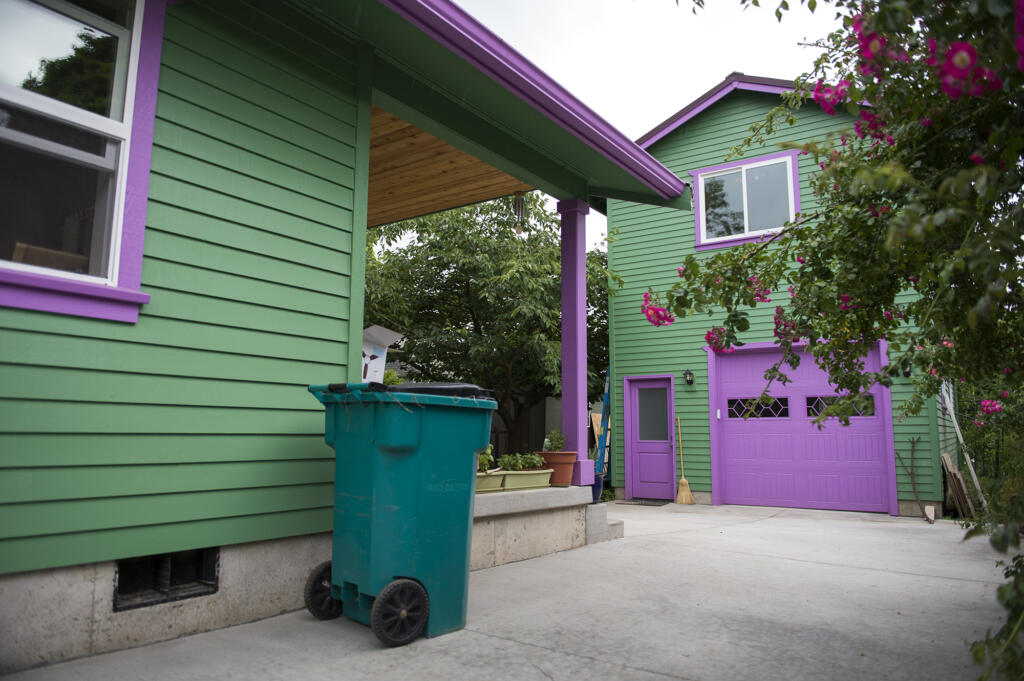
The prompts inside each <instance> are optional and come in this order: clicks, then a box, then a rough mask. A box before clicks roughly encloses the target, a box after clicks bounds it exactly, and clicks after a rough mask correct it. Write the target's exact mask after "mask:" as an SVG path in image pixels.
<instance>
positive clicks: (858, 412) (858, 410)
mask: <svg viewBox="0 0 1024 681" xmlns="http://www.w3.org/2000/svg"><path fill="white" fill-rule="evenodd" d="M865 397H866V398H867V400H866V401H865V403H864V404H863V405H859V404H855V405H853V413H852V414H851V416H874V415H875V396H874V395H866V396H865ZM806 400H807V415H808V416H810V417H811V418H814V417H817V416H820V415H821V413H822V412H823V411H825V410H826V409H828V408H829V407H830V406H832V405H833V404H835V402H836V396H835V395H811V396H809V397H807V398H806Z"/></svg>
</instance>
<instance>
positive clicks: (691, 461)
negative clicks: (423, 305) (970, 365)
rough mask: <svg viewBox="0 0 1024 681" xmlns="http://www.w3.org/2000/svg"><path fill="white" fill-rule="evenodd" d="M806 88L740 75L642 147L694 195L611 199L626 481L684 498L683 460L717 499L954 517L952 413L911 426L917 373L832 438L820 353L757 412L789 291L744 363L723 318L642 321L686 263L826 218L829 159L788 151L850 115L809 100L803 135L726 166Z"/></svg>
mask: <svg viewBox="0 0 1024 681" xmlns="http://www.w3.org/2000/svg"><path fill="white" fill-rule="evenodd" d="M792 88H793V83H792V82H789V81H783V80H778V79H772V78H757V77H751V76H746V75H743V74H740V73H733V74H731V75H730V76H728V77H727V78H726V79H725V80H724V81H723V82H721V83H720V84H719V85H717V86H716V87H714V88H712V89H711V90H710V91H708V92H707V93H706V94H704V95H703V96H701V97H700V98H698V99H697V100H696V101H694V102H692V103H690V104H689V105H687V106H686V107H684V108H683V109H682V110H680V111H679V112H678V113H676V114H674V115H673V116H671V117H670V118H669V119H668V120H666V121H665V122H663V123H661V124H660V125H658V126H657V127H655V128H654V129H653V130H651V131H650V132H649V133H647V134H646V135H644V136H643V137H641V138H640V140H638V143H639V144H640V145H641V146H643V147H644V148H645V149H647V150H648V151H649V152H651V154H652V155H653V156H654V157H655V158H656V159H658V160H659V161H661V162H662V163H663V164H665V166H666V167H668V168H669V169H670V170H671V171H672V172H674V173H675V174H676V175H677V176H678V177H679V178H680V179H682V180H684V181H685V182H687V184H688V187H689V189H688V191H687V196H692V200H690V201H687V203H686V205H685V206H684V207H671V208H668V207H660V206H650V205H643V204H640V203H634V202H629V201H617V200H616V201H611V202H609V207H608V221H609V226H610V228H613V229H617V230H619V231H618V233H617V239H616V240H615V241H614V242H613V243H611V245H610V246H609V252H608V257H609V264H610V266H611V268H612V269H613V270H615V271H616V272H618V273H619V274H620V275H622V276H623V277H624V278H625V279H626V281H627V285H626V288H625V289H624V290H623V291H621V292H620V294H619V295H617V296H615V297H614V298H613V299H612V300H611V307H610V329H611V338H610V350H611V358H612V359H611V362H612V367H611V389H612V403H613V423H615V424H621V427H619V428H617V429H616V430H615V432H614V437H613V442H612V458H611V462H612V478H613V481H614V484H615V486H616V487H618V488H621V489H622V492H623V493H624V495H625V497H626V498H634V497H638V498H651V499H675V497H676V491H677V481H678V480H679V478H680V470H679V467H680V456H681V457H682V459H681V460H682V463H683V473H684V475H685V477H686V479H687V480H688V482H689V483H690V487H691V489H692V490H693V491H694V493H695V496H696V498H697V499H698V501H700V502H703V503H713V504H749V505H767V506H782V507H802V508H819V509H842V510H857V511H874V512H882V513H890V514H894V515H895V514H898V513H919V511H918V507H917V504H916V503H915V502H914V494H913V486H914V485H916V487H917V491H918V493H919V496H920V498H921V499H922V501H924V503H926V504H931V505H934V506H936V507H937V511H938V512H939V513H941V509H942V502H943V498H944V495H943V477H942V469H941V465H940V451H946V452H951V453H955V451H956V449H955V448H954V447H953V446H952V445H953V442H952V441H951V439H950V438H951V437H952V432H953V431H952V429H951V428H950V427H949V421H950V419H949V414H948V413H947V412H946V411H945V410H944V409H943V408H942V406H941V405H940V404H938V403H936V402H930V403H929V404H928V405H927V408H926V409H925V410H923V411H922V413H921V414H920V415H917V416H911V417H906V418H901V417H900V416H899V414H898V412H897V411H895V410H894V407H898V405H899V403H900V401H901V400H903V399H905V398H906V397H907V395H908V394H909V392H910V390H911V387H910V381H909V380H907V379H905V378H903V377H897V379H896V381H895V383H894V385H893V387H892V389H891V390H890V389H886V388H882V387H877V388H875V389H873V390H872V399H873V405H871V406H869V407H866V408H865V409H864V410H863V411H862V413H858V414H856V415H855V416H854V417H852V418H851V423H850V425H849V426H848V427H845V428H844V427H842V426H840V425H839V424H837V423H835V422H832V423H828V424H827V425H826V426H825V427H824V428H823V429H820V430H819V429H818V428H816V427H815V426H814V425H813V424H812V423H811V420H812V419H813V418H814V417H815V416H817V415H818V414H819V413H820V411H821V409H822V408H823V407H824V405H826V404H827V403H828V400H829V399H832V398H833V396H834V389H833V388H832V387H831V386H830V385H829V384H828V382H827V380H826V377H825V375H824V373H823V372H821V371H820V370H819V369H818V368H817V367H816V366H815V365H814V363H813V361H811V360H810V359H809V358H808V360H806V361H804V362H802V363H801V366H800V368H799V370H797V371H794V372H792V373H791V374H790V377H791V378H792V379H793V381H792V383H790V384H787V385H786V386H775V387H773V388H772V392H771V395H772V396H773V397H775V398H776V399H775V401H774V403H773V404H771V405H769V406H765V407H763V408H760V409H759V410H758V412H757V413H756V414H755V415H754V416H753V417H751V418H744V413H745V411H746V409H745V405H746V404H747V400H749V399H751V398H754V397H757V396H758V395H760V394H761V391H762V390H764V387H765V380H764V378H763V373H764V370H765V369H766V368H767V367H768V366H769V365H771V364H772V362H773V361H774V360H775V358H776V357H777V356H778V350H777V347H776V346H775V344H774V343H772V342H771V341H772V340H773V315H774V310H775V306H776V305H785V304H786V299H788V296H787V295H786V293H785V292H784V291H783V292H781V293H780V292H774V293H772V294H770V295H771V297H772V300H771V302H770V303H769V302H767V301H765V303H764V304H762V305H758V306H757V307H756V308H755V309H754V310H752V311H751V313H750V317H751V328H750V330H749V331H748V332H745V333H744V334H741V336H740V339H741V341H742V342H743V343H744V345H743V346H742V347H739V348H736V352H730V353H718V352H715V351H713V350H712V348H711V347H709V343H708V341H707V340H706V338H705V336H706V334H707V333H708V331H709V330H710V329H711V327H712V326H713V325H714V323H715V322H714V319H713V318H708V317H705V316H699V315H698V316H693V317H686V318H683V319H677V320H675V322H674V323H673V324H671V325H669V326H660V327H656V326H652V325H651V324H650V323H648V322H647V320H646V319H645V317H644V315H643V314H642V313H641V311H640V304H641V299H642V296H643V293H644V291H645V290H646V289H647V288H648V287H649V286H651V287H654V289H655V290H665V289H667V288H668V287H669V286H671V285H672V283H673V280H674V279H675V278H676V276H677V271H676V268H677V267H678V266H679V265H680V264H681V263H682V262H683V260H684V258H685V257H686V256H688V255H690V254H695V255H696V256H697V257H702V256H703V257H706V256H710V255H712V254H714V253H715V252H716V251H718V250H719V249H723V248H731V247H734V246H736V245H737V244H741V243H745V242H750V241H753V240H757V239H760V238H761V237H762V236H764V235H765V234H768V233H771V232H772V230H775V229H777V228H779V227H780V226H781V225H782V224H783V223H784V222H786V221H787V220H790V219H792V218H793V216H794V215H795V214H796V213H798V212H804V213H809V212H812V211H813V210H814V207H815V197H814V195H813V193H812V192H811V189H810V180H811V178H812V177H813V175H814V173H815V172H818V170H819V169H818V167H817V165H816V163H815V161H814V160H813V157H812V156H810V155H801V154H800V153H799V151H796V150H785V149H782V148H781V147H780V146H779V143H780V142H783V141H792V142H797V143H804V142H809V141H812V140H823V139H825V136H826V134H827V133H828V132H829V131H838V130H840V129H842V128H844V127H845V128H850V127H852V120H850V119H848V118H845V117H844V116H843V115H842V114H840V115H838V116H835V117H832V116H829V115H827V114H826V113H825V112H824V111H822V110H821V109H820V108H819V107H817V106H815V105H813V104H808V105H806V106H804V107H802V108H801V109H800V110H799V111H798V112H797V113H796V123H795V125H793V126H791V127H783V128H782V129H780V130H778V131H777V132H776V133H775V136H774V138H772V139H771V140H770V141H769V142H768V143H766V144H765V145H764V146H762V147H760V148H752V149H747V150H746V151H745V153H744V154H743V156H741V157H739V158H734V159H732V160H729V161H726V160H725V159H726V156H727V155H728V153H729V150H730V149H731V148H732V147H735V146H738V145H739V144H740V143H741V142H742V141H743V139H744V138H745V137H747V136H748V135H749V129H750V126H751V125H752V124H755V123H757V122H759V121H762V120H764V118H765V115H766V114H767V113H768V111H770V110H771V109H772V108H773V107H775V106H777V105H778V104H779V103H780V95H781V94H782V93H783V92H785V91H787V90H791V89H792ZM812 228H813V227H812ZM766 297H767V296H766ZM866 363H867V367H868V368H869V369H870V368H877V367H879V366H882V365H885V364H887V363H888V360H887V354H886V347H885V346H884V345H882V346H881V347H877V348H875V350H874V351H873V352H872V353H871V355H870V356H869V357H867V358H866ZM940 426H941V427H940ZM940 436H941V438H940ZM911 440H914V445H913V448H912V445H911ZM943 447H945V449H942V448H943ZM912 453H913V455H912ZM897 454H898V456H897ZM901 459H902V462H900V460H901ZM911 476H913V484H912V480H911Z"/></svg>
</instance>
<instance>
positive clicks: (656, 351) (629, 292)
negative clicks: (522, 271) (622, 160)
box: [608, 91, 942, 499]
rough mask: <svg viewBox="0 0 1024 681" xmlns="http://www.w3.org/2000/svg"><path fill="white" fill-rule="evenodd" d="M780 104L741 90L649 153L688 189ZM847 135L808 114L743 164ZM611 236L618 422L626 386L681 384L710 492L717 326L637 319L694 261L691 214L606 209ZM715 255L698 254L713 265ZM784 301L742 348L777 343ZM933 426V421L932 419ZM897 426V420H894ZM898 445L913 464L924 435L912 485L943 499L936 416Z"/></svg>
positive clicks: (689, 462)
mask: <svg viewBox="0 0 1024 681" xmlns="http://www.w3.org/2000/svg"><path fill="white" fill-rule="evenodd" d="M777 101H778V100H777V98H775V97H773V96H771V95H763V94H756V93H749V92H741V91H736V92H733V93H731V94H730V95H729V96H727V97H725V98H724V99H722V100H720V101H719V102H717V103H715V104H714V105H712V106H711V107H709V108H708V109H707V110H706V111H704V112H702V113H701V114H699V115H698V116H697V117H695V118H693V119H691V120H690V121H688V122H687V123H686V124H685V125H683V126H681V127H680V128H679V129H677V130H675V131H673V132H672V133H671V134H669V135H667V136H666V137H664V138H663V139H661V140H659V141H658V142H657V143H655V144H654V145H652V147H651V148H650V149H648V151H650V152H651V153H652V154H653V155H654V157H655V158H657V159H658V160H659V161H661V162H662V163H664V164H665V165H666V166H667V167H668V168H669V169H670V170H672V171H673V172H675V173H676V174H677V175H678V176H680V177H682V178H684V179H687V180H689V179H690V176H689V175H688V171H691V170H695V169H699V168H705V167H708V166H713V165H718V164H720V163H723V162H725V156H726V154H727V153H728V150H729V149H730V148H731V147H733V146H736V145H738V144H740V143H741V142H742V140H743V139H744V137H746V136H747V135H748V134H749V132H748V130H749V127H750V126H751V125H752V124H754V123H757V122H759V121H762V120H763V119H764V116H765V114H766V113H767V112H768V110H769V109H770V108H771V107H772V106H774V105H775V104H776V103H777ZM844 125H845V126H849V125H850V121H849V120H848V119H844V118H842V117H836V118H832V117H830V116H827V115H826V114H825V113H824V112H822V111H821V110H820V109H818V108H817V107H810V106H808V107H805V108H804V109H802V110H800V111H799V112H798V113H797V123H796V125H794V126H792V127H785V128H783V129H781V130H780V131H779V132H778V133H777V135H776V137H775V141H773V142H772V143H770V144H768V145H766V146H765V147H764V148H762V149H752V150H748V151H747V152H746V153H745V155H744V156H745V157H746V158H756V157H758V156H762V155H766V154H770V153H774V152H776V151H778V150H779V148H778V146H777V144H776V142H782V141H787V140H793V141H807V140H812V139H824V136H825V134H826V133H827V132H829V131H830V130H836V129H837V128H839V127H843V126H844ZM798 158H799V163H798V171H799V177H800V204H801V205H800V209H801V212H802V213H805V214H807V213H811V212H813V211H814V210H816V208H817V205H818V204H817V202H816V199H815V197H814V195H813V193H812V192H811V190H810V181H811V178H812V176H813V174H814V173H815V172H817V171H818V167H817V165H816V163H815V162H814V160H813V157H811V156H810V155H808V156H799V157H798ZM608 223H609V229H617V230H619V231H618V233H617V235H616V241H614V242H612V243H611V244H610V245H609V249H608V258H609V266H610V267H611V269H613V270H614V271H615V272H617V273H618V274H620V275H621V276H622V277H623V278H624V279H625V280H626V285H625V287H624V288H623V290H622V291H620V292H619V293H618V294H617V295H616V296H614V297H613V298H612V299H611V302H610V310H609V314H610V322H611V324H610V326H611V338H610V352H611V359H612V361H611V364H612V408H613V419H614V420H613V423H615V424H622V423H623V411H622V410H623V403H622V391H623V379H624V377H627V376H637V375H645V374H674V375H675V385H676V391H675V414H676V416H677V417H678V418H679V419H680V422H681V426H682V447H683V461H684V468H685V473H686V478H687V480H688V481H689V483H690V487H691V488H692V489H693V490H695V491H702V492H709V491H711V453H710V423H709V418H708V416H709V415H708V384H707V380H708V359H707V354H706V353H705V352H704V350H703V349H702V346H703V345H704V334H705V333H706V331H707V330H708V328H710V327H711V326H712V325H713V324H715V323H717V322H716V319H717V318H716V317H706V316H695V317H689V318H685V319H677V320H676V321H675V323H673V324H672V325H671V326H667V327H654V326H652V325H650V324H649V323H647V321H646V319H645V318H644V316H643V314H641V312H640V300H641V298H642V296H643V292H644V291H645V290H647V288H648V287H653V288H654V289H655V290H661V291H664V290H665V289H667V288H669V287H670V286H671V285H672V284H673V282H674V281H675V280H676V268H677V267H678V266H679V265H680V263H681V262H682V261H683V259H684V258H685V257H686V255H688V254H690V253H694V252H695V245H696V226H695V220H694V214H693V212H692V211H690V210H689V209H684V210H676V209H670V208H660V207H653V206H647V205H641V204H635V203H629V202H624V201H609V205H608ZM714 253H715V251H714V250H711V251H707V250H705V251H700V252H696V255H697V257H705V258H706V257H708V256H710V255H713V254H714ZM786 298H787V296H786V295H784V294H783V295H776V296H773V301H772V302H771V303H767V304H763V305H760V306H758V307H757V308H756V309H754V310H752V311H750V321H751V328H750V330H749V331H747V332H746V333H744V334H742V335H741V340H743V341H744V342H747V343H750V342H759V341H760V342H764V341H770V340H772V332H773V328H774V327H773V316H774V312H775V306H776V305H778V304H782V305H785V304H786V300H785V299H786ZM687 369H690V370H691V371H693V373H694V375H695V381H694V385H692V386H687V385H686V383H685V382H684V381H683V380H682V374H683V372H684V371H685V370H687ZM910 391H911V386H910V384H909V382H907V381H903V380H902V379H898V382H897V385H896V386H895V387H894V389H893V391H892V398H893V404H894V407H895V406H896V405H898V404H899V403H900V401H902V400H903V399H906V397H907V396H908V395H909V393H910ZM932 418H934V416H932ZM894 420H895V418H894ZM893 430H894V438H895V443H896V446H897V447H899V448H900V453H901V454H902V455H903V456H904V458H905V459H908V462H909V443H908V438H910V437H915V436H920V437H921V438H922V441H921V443H920V444H919V445H918V448H917V458H916V460H915V466H914V468H915V478H916V481H917V484H918V490H919V491H920V492H921V495H922V498H924V499H941V498H942V481H941V477H940V470H939V468H938V465H937V459H936V455H935V454H934V451H935V444H936V443H935V437H936V436H935V435H934V432H933V429H931V428H930V426H929V415H928V413H924V414H922V415H919V416H914V417H908V418H906V419H904V420H903V421H902V422H894V424H893ZM611 470H612V479H613V482H614V484H615V485H616V486H624V485H625V462H624V443H623V432H622V428H621V427H619V428H616V429H615V430H614V432H613V437H612V454H611ZM897 481H898V488H899V498H900V499H912V498H913V494H912V492H911V491H910V482H909V478H908V477H907V475H906V473H904V472H903V471H902V470H901V469H900V467H899V465H898V464H897Z"/></svg>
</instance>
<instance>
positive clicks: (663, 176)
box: [381, 0, 683, 199]
mask: <svg viewBox="0 0 1024 681" xmlns="http://www.w3.org/2000/svg"><path fill="white" fill-rule="evenodd" d="M381 2H382V3H383V4H384V5H385V6H386V7H388V8H389V9H391V10H392V11H394V12H395V13H396V14H398V15H399V16H401V17H402V18H404V19H405V20H407V21H408V22H410V23H411V24H413V25H414V26H416V27H417V28H419V29H420V30H421V31H423V32H424V33H426V34H427V35H429V36H431V37H432V38H433V39H434V40H436V41H437V42H439V43H440V44H442V45H444V46H445V47H447V48H448V49H449V50H451V51H452V52H454V53H455V54H457V55H459V56H460V57H461V58H463V59H464V60H465V61H466V62H468V63H470V64H472V65H473V66H474V67H476V68H477V69H478V70H480V71H481V72H482V73H484V74H486V75H487V76H488V77H489V78H491V79H492V80H494V81H495V82H497V83H499V84H501V85H502V87H504V88H505V89H506V90H508V91H509V92H511V93H512V94H513V95H515V96H516V97H518V98H519V99H521V100H523V101H524V102H526V103H528V104H529V105H530V106H532V107H533V108H534V109H536V110H537V111H539V112H540V113H542V114H544V115H545V116H547V117H549V118H551V119H552V120H554V121H555V122H557V123H558V124H559V125H560V126H562V127H563V128H564V129H565V130H566V131H568V132H569V133H570V134H572V135H573V136H574V137H576V138H578V139H579V140H581V141H582V142H584V143H585V144H587V145H588V146H590V147H591V148H593V149H595V150H596V151H598V152H599V153H600V154H601V155H603V156H604V157H605V158H607V159H609V160H611V161H612V162H614V163H615V164H616V165H618V166H619V167H621V168H623V169H624V170H626V171H627V172H628V173H629V174H630V175H632V176H633V177H635V178H636V179H638V180H639V181H640V182H642V183H644V184H645V185H647V186H648V187H650V188H651V189H652V190H653V191H654V192H656V193H657V194H658V195H659V196H661V197H662V198H664V199H671V198H675V197H677V196H679V195H681V194H682V193H683V182H682V180H680V179H679V178H678V177H676V176H675V174H674V173H672V171H670V170H668V169H667V168H666V167H665V166H663V165H662V164H661V163H659V162H658V161H656V160H655V159H654V157H652V156H651V155H650V154H648V153H647V152H646V151H644V150H643V149H641V148H640V147H639V146H637V145H636V143H634V142H633V141H632V140H630V139H629V138H628V137H626V136H625V135H623V134H622V133H621V132H619V131H618V130H617V129H615V128H614V127H613V126H612V125H611V124H609V123H608V122H607V121H605V120H604V119H602V118H601V117H600V116H598V115H597V114H596V113H595V112H594V111H592V110H591V109H589V108H588V107H587V106H586V105H585V104H583V103H582V102H580V101H579V100H578V99H576V98H575V97H574V96H573V95H572V94H571V93H570V92H569V91H568V90H566V89H565V88H563V87H562V86H561V85H559V84H558V83H557V82H555V81H554V80H553V79H552V78H551V77H550V76H548V75H547V74H545V73H544V72H543V71H541V70H540V69H539V68H537V66H535V65H534V64H533V63H531V62H530V61H529V60H528V59H526V58H525V57H523V56H522V55H521V54H519V53H518V52H516V51H515V50H513V49H512V48H511V47H509V46H508V45H507V44H506V43H505V42H504V41H503V40H502V39H501V38H499V37H498V36H497V35H495V34H494V33H492V32H491V31H490V30H488V29H487V28H486V27H484V26H483V25H482V24H480V23H479V22H478V21H477V20H476V19H474V18H473V17H472V16H470V15H469V14H468V13H466V12H465V11H463V10H462V9H460V8H459V7H457V6H456V5H455V4H453V3H451V2H449V0H381Z"/></svg>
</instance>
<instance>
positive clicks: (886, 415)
mask: <svg viewBox="0 0 1024 681" xmlns="http://www.w3.org/2000/svg"><path fill="white" fill-rule="evenodd" d="M794 345H796V346H802V345H804V343H795V344H794ZM778 347H779V346H778V345H776V344H775V343H773V342H770V341H768V342H760V343H747V344H746V345H743V346H741V347H738V348H736V351H737V352H764V351H777V350H778ZM701 349H702V350H704V352H705V353H707V356H708V424H709V426H710V430H709V431H708V432H709V433H710V436H711V503H712V505H714V506H721V505H722V503H723V501H722V485H721V484H720V481H722V480H724V479H725V478H724V473H723V471H722V451H721V447H722V445H721V443H722V436H721V432H720V430H719V424H720V423H721V420H720V419H717V418H716V414H715V405H716V404H721V391H720V390H719V387H718V378H717V375H716V373H717V366H718V360H719V355H718V353H716V352H714V351H713V350H712V349H711V348H710V346H707V345H705V346H703V347H702V348H701ZM877 351H878V366H880V367H882V366H885V365H887V364H888V363H889V344H888V343H886V342H885V341H884V340H883V341H879V342H878V348H877ZM728 356H729V355H726V357H728ZM870 392H871V394H872V395H874V396H875V404H876V405H877V408H878V409H880V410H881V417H882V428H883V429H884V431H885V436H886V456H887V458H888V462H887V463H888V470H887V472H888V474H889V475H888V485H889V488H888V490H887V492H888V494H887V496H888V498H889V515H899V498H898V487H897V482H896V441H895V439H894V434H893V423H892V390H890V389H889V388H886V387H884V386H880V385H876V386H875V387H874V388H872V389H871V390H870ZM626 413H628V412H626ZM627 432H628V431H627Z"/></svg>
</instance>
